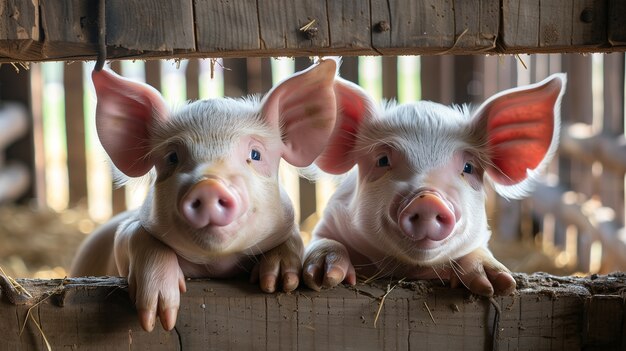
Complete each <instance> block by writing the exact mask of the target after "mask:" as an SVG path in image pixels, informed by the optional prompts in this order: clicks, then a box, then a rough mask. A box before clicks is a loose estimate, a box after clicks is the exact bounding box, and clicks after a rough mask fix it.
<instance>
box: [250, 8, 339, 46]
mask: <svg viewBox="0 0 626 351" xmlns="http://www.w3.org/2000/svg"><path fill="white" fill-rule="evenodd" d="M258 6H259V7H258V14H259V28H260V35H261V48H262V49H270V50H280V51H281V52H284V53H285V55H286V56H291V55H292V53H295V52H310V53H311V54H315V53H316V52H318V50H322V51H328V50H327V49H328V47H329V46H330V33H329V22H328V21H329V18H328V14H327V12H326V3H325V2H321V1H314V0H297V1H293V0H274V1H259V3H258ZM308 24H311V25H310V28H309V33H310V34H307V30H305V29H304V28H303V27H305V26H306V25H308ZM283 56H284V55H283Z"/></svg>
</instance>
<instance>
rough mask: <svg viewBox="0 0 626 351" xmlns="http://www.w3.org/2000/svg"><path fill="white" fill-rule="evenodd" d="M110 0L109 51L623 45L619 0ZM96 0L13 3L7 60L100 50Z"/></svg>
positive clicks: (6, 23) (373, 51)
mask: <svg viewBox="0 0 626 351" xmlns="http://www.w3.org/2000/svg"><path fill="white" fill-rule="evenodd" d="M105 1H106V23H104V27H105V28H106V44H107V47H108V57H109V59H147V58H187V57H251V56H263V57H272V56H316V55H329V54H332V55H343V56H350V55H434V54H512V53H538V52H559V53H561V52H613V51H626V35H625V32H624V28H626V11H622V10H623V9H624V5H623V3H622V2H621V1H619V0H580V1H575V2H572V1H570V0H554V1H539V0H502V1H500V0H452V1H448V0H424V1H418V2H415V1H412V0H392V1H383V0H372V1H366V0H357V1H353V0H337V1H326V2H319V1H310V0H289V1H288V0H268V1H261V2H257V3H255V2H254V1H252V2H251V1H230V2H229V1H219V2H215V1H210V0H197V1H191V0H184V1H176V0H105ZM96 4H97V2H96V1H87V2H85V1H82V0H67V1H62V2H61V3H59V2H58V1H54V0H29V1H27V0H21V1H20V0H10V1H8V2H6V4H5V5H4V6H5V11H0V62H16V61H24V62H29V61H50V60H66V61H71V60H93V59H95V58H96V55H97V48H98V45H97V44H98V43H97V40H98V39H97V38H98V36H97V35H96V34H97V31H98V27H99V25H98V21H97V6H96ZM17 14H19V15H17Z"/></svg>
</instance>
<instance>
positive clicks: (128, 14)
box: [74, 0, 196, 52]
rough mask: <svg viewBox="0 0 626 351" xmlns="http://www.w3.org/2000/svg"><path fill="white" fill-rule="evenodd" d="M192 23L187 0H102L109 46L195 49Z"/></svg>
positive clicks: (148, 48)
mask: <svg viewBox="0 0 626 351" xmlns="http://www.w3.org/2000/svg"><path fill="white" fill-rule="evenodd" d="M74 23H76V22H74ZM193 23H194V21H193V7H192V1H191V0H109V1H106V41H107V45H109V46H112V47H116V46H119V47H123V48H126V49H129V50H152V51H161V52H173V51H174V50H182V51H195V47H196V44H195V34H194V24H193Z"/></svg>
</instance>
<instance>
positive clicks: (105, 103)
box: [91, 70, 167, 177]
mask: <svg viewBox="0 0 626 351" xmlns="http://www.w3.org/2000/svg"><path fill="white" fill-rule="evenodd" d="M91 79H92V81H93V85H94V87H95V89H96V96H97V98H98V103H97V106H96V130H97V132H98V138H99V139H100V142H101V143H102V146H103V147H104V150H105V151H106V152H107V154H108V155H109V157H110V158H111V161H113V164H115V166H116V167H117V168H118V169H119V170H120V171H122V172H123V173H124V174H126V175H127V176H129V177H138V176H142V175H144V174H146V173H147V172H148V171H149V170H150V169H151V168H152V166H153V162H152V161H151V160H150V158H149V157H148V156H147V155H148V152H149V150H150V149H149V148H150V135H149V132H150V126H151V125H153V123H154V122H155V120H156V119H162V118H165V116H166V114H167V109H166V107H165V102H164V100H163V98H162V97H161V94H159V92H158V91H156V90H155V89H154V88H152V87H151V86H149V85H147V84H142V83H138V82H133V81H131V80H128V79H125V78H122V77H120V76H118V75H117V74H115V73H114V72H110V71H105V70H101V71H93V73H92V74H91Z"/></svg>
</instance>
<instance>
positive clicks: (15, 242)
mask: <svg viewBox="0 0 626 351" xmlns="http://www.w3.org/2000/svg"><path fill="white" fill-rule="evenodd" d="M97 225H98V224H97V223H95V222H94V221H93V220H91V219H90V218H89V214H88V212H87V210H86V209H84V208H75V209H71V210H67V211H64V212H62V213H56V212H53V211H34V210H32V209H30V208H28V207H25V206H22V207H16V206H3V207H0V267H2V268H3V269H4V271H5V272H6V274H8V275H10V276H12V277H16V278H63V277H65V276H66V275H67V271H68V270H69V266H70V264H71V261H72V257H73V256H74V254H75V252H76V249H77V248H78V246H79V245H80V243H81V242H82V241H83V240H84V239H85V237H86V236H87V234H88V233H90V232H91V231H92V230H93V229H94V228H95V227H96V226H97ZM305 239H306V238H305ZM491 248H492V250H493V251H494V255H495V256H496V258H498V259H499V260H500V261H502V263H504V264H505V265H506V266H507V267H509V269H511V270H512V271H514V272H523V273H533V272H546V273H550V274H556V275H568V274H571V273H573V271H571V270H567V269H564V268H557V267H556V266H555V265H554V259H553V258H551V257H549V256H548V255H546V254H543V253H541V252H540V251H538V250H537V249H536V248H534V247H532V246H530V245H522V244H519V243H513V244H506V243H499V242H497V241H494V242H493V243H492V244H491Z"/></svg>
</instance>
